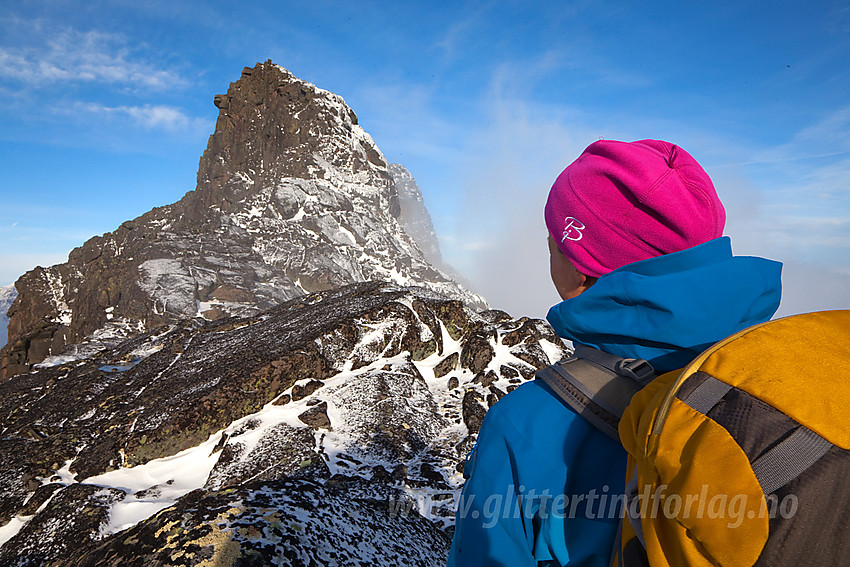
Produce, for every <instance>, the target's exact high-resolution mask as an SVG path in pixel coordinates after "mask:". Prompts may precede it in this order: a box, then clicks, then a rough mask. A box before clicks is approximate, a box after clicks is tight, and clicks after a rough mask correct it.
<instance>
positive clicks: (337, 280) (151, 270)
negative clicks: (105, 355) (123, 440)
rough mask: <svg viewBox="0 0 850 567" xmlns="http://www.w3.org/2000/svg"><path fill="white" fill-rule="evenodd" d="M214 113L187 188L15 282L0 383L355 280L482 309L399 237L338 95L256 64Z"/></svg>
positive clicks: (395, 205) (381, 184)
mask: <svg viewBox="0 0 850 567" xmlns="http://www.w3.org/2000/svg"><path fill="white" fill-rule="evenodd" d="M214 102H215V105H216V106H217V107H218V109H219V116H218V120H217V123H216V128H215V132H214V133H213V134H212V136H210V139H209V143H208V146H207V149H206V150H205V151H204V153H203V156H202V157H201V159H200V164H199V168H198V183H197V188H196V190H194V191H190V192H189V193H187V194H186V195H185V196H184V197H183V198H182V199H181V200H180V201H178V202H177V203H174V204H172V205H168V206H165V207H159V208H155V209H153V210H151V211H150V212H148V213H146V214H144V215H142V216H141V217H139V218H137V219H134V220H131V221H128V222H125V223H124V224H122V225H121V226H120V227H119V228H118V229H117V230H115V231H114V232H111V233H108V234H104V235H103V236H100V237H95V238H92V239H91V240H89V241H88V242H86V243H85V244H84V245H83V246H81V247H80V248H76V249H75V250H73V251H72V252H71V254H70V255H69V258H68V262H66V263H64V264H60V265H56V266H52V267H49V268H41V267H39V268H36V269H34V270H32V271H30V272H27V273H26V274H25V275H23V276H22V277H21V278H20V279H19V280H18V281H17V282H16V284H15V285H16V287H17V290H18V292H19V296H18V299H17V300H16V301H15V303H14V304H13V305H12V307H11V308H10V310H9V318H10V322H9V341H8V344H7V345H6V347H4V348H3V350H2V351H0V378H2V377H8V376H11V375H14V374H17V373H19V372H23V371H26V370H28V369H30V368H31V367H32V366H33V365H35V364H38V363H44V361H45V359H47V363H57V362H61V361H62V360H64V359H67V358H75V357H76V358H78V357H80V356H84V355H88V354H91V352H93V350H92V349H96V348H101V347H103V346H104V345H109V344H114V343H115V341H117V340H118V339H121V338H124V337H127V336H133V335H136V334H139V333H142V332H144V331H146V330H149V329H153V328H156V327H158V326H160V325H163V324H170V323H175V322H177V321H180V320H183V319H186V318H192V317H203V318H205V319H208V320H213V319H217V318H220V317H224V316H250V315H253V314H255V313H257V312H260V311H263V310H266V309H269V308H271V307H272V306H274V305H278V304H280V303H282V302H284V301H287V300H289V299H292V298H294V297H297V296H300V295H304V294H306V293H311V292H317V291H322V290H327V289H331V288H335V287H339V286H343V285H347V284H351V283H355V282H365V281H370V280H380V281H390V282H393V283H396V284H401V285H420V286H424V287H427V288H429V289H431V290H433V291H436V292H439V293H441V294H443V295H444V296H447V297H451V298H455V299H459V300H461V301H463V302H465V303H466V304H468V305H470V306H472V307H473V308H474V309H484V308H486V307H487V305H486V302H485V301H484V300H483V298H481V297H480V296H478V295H476V294H474V293H471V292H469V291H467V290H466V289H465V288H464V287H463V286H462V285H460V284H458V283H457V282H456V281H454V280H453V279H452V278H451V277H450V276H448V275H446V274H445V273H444V272H442V271H441V270H440V269H438V268H437V267H435V266H434V265H433V264H432V263H431V262H429V260H428V258H427V256H426V255H425V254H423V251H422V250H421V249H420V247H419V246H417V244H416V242H415V239H414V238H412V237H411V235H410V234H408V232H406V231H405V229H404V227H403V226H402V222H400V221H401V220H403V219H402V206H401V204H400V199H399V194H398V191H397V188H396V184H395V183H394V181H393V176H392V174H391V172H390V170H389V169H388V164H387V161H386V159H385V158H384V156H383V155H382V154H381V152H380V150H379V149H378V148H377V146H376V145H375V143H374V141H373V140H372V138H371V137H370V136H369V135H368V134H367V133H366V132H365V131H364V130H363V129H362V128H361V127H360V126H359V125H358V121H357V116H356V115H355V114H354V112H353V111H352V110H351V109H350V108H349V107H348V106H347V105H346V104H345V102H344V101H343V99H342V98H341V97H339V96H337V95H335V94H333V93H330V92H328V91H325V90H323V89H320V88H318V87H316V86H315V85H312V84H310V83H306V82H304V81H301V80H299V79H298V78H296V77H295V76H293V75H292V74H291V73H290V72H288V71H287V70H285V69H283V68H282V67H280V66H278V65H275V64H273V63H271V62H270V61H267V62H266V63H259V64H257V65H256V66H255V67H253V68H245V69H244V70H243V71H242V76H241V77H240V79H239V80H238V81H236V82H234V83H232V84H231V85H230V88H229V89H228V91H227V93H226V94H223V95H216V96H215V99H214ZM417 191H418V190H417ZM420 199H421V196H420ZM413 200H414V201H415V198H414V199H413ZM408 201H410V198H408ZM428 224H430V223H428ZM430 253H431V252H430V251H429V254H430ZM80 343H83V345H84V346H83V347H73V346H69V345H77V344H80ZM85 345H88V346H85ZM79 348H82V349H83V352H76V353H75V352H72V351H73V350H74V349H79ZM86 348H88V349H89V350H88V351H86V350H85V349H86ZM63 357H64V358H63Z"/></svg>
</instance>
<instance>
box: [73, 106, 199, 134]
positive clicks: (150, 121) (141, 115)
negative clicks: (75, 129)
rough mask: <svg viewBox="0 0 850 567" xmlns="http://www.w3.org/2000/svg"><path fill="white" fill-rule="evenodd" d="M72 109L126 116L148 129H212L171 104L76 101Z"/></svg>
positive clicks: (172, 130) (176, 130)
mask: <svg viewBox="0 0 850 567" xmlns="http://www.w3.org/2000/svg"><path fill="white" fill-rule="evenodd" d="M73 110H74V111H75V112H88V113H92V114H100V115H105V116H126V117H129V118H131V119H132V120H133V121H134V122H135V123H136V124H138V125H139V126H141V127H143V128H145V129H148V130H165V131H166V132H187V131H202V132H206V131H209V130H211V129H212V124H210V122H209V121H208V120H205V119H203V118H193V117H191V116H188V115H187V114H186V113H184V112H183V111H182V110H180V109H179V108H175V107H173V106H165V105H150V104H146V105H143V106H105V105H102V104H96V103H78V104H76V105H75V106H74V107H73Z"/></svg>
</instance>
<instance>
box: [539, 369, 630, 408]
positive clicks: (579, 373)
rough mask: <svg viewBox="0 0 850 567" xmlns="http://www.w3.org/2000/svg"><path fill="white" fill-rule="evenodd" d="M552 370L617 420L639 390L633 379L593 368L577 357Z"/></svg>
mask: <svg viewBox="0 0 850 567" xmlns="http://www.w3.org/2000/svg"><path fill="white" fill-rule="evenodd" d="M552 369H553V370H554V371H555V372H557V373H558V374H560V375H561V377H562V378H564V379H565V380H566V381H567V382H569V383H570V384H572V385H573V386H574V387H575V388H577V389H578V390H579V391H580V392H581V393H582V394H584V395H585V396H587V397H588V398H589V399H590V400H592V401H593V403H595V404H596V405H598V406H599V407H600V408H602V409H604V410H605V411H607V412H608V413H610V414H612V415H615V416H617V418H618V419H619V418H620V417H622V415H623V412H624V411H626V406H628V405H629V402H630V401H631V400H632V396H634V395H635V394H636V393H637V392H638V391H640V389H641V387H640V384H638V383H637V382H635V381H633V380H630V379H628V378H624V377H622V376H618V375H617V374H614V373H613V372H610V371H607V370H606V369H602V368H599V367H596V366H594V365H593V364H592V363H590V362H588V361H586V360H582V359H580V358H579V359H575V360H572V361H570V362H568V363H559V364H555V365H554V366H552Z"/></svg>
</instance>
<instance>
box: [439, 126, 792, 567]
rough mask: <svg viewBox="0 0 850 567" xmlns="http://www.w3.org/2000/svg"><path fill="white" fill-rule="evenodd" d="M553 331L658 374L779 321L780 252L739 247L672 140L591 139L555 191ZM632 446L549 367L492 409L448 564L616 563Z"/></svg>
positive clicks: (699, 173) (550, 214) (468, 467)
mask: <svg viewBox="0 0 850 567" xmlns="http://www.w3.org/2000/svg"><path fill="white" fill-rule="evenodd" d="M544 217H545V220H546V227H547V229H548V246H549V254H550V274H551V278H552V282H553V283H554V285H555V289H556V290H557V292H558V294H559V295H560V297H561V299H562V300H563V301H562V302H560V303H558V304H557V305H555V306H554V307H552V308H551V309H550V310H549V313H548V316H547V319H548V321H549V323H550V324H551V325H552V327H553V328H554V329H555V331H556V333H557V334H558V335H559V336H560V337H562V338H564V339H567V340H569V341H572V342H573V343H574V344H576V343H577V344H583V345H587V346H590V347H594V348H597V349H600V350H602V351H604V352H607V353H610V354H614V355H617V356H620V357H623V358H633V359H644V360H646V361H648V362H649V363H651V364H652V366H653V367H654V369H655V371H656V372H658V373H659V374H661V373H664V372H669V371H672V370H675V369H678V368H681V367H683V366H685V365H687V363H688V362H690V361H691V360H692V359H693V358H695V357H696V356H697V355H698V354H699V353H700V352H702V351H703V350H704V349H706V348H708V347H709V346H710V345H712V344H713V343H715V342H717V341H719V340H721V339H723V338H724V337H726V336H728V335H731V334H733V333H735V332H737V331H740V330H742V329H744V328H746V327H749V326H751V325H754V324H757V323H761V322H764V321H767V320H769V319H770V318H771V317H772V316H773V314H774V313H775V312H776V309H777V308H778V307H779V300H780V294H781V284H780V273H781V268H782V266H781V264H780V263H778V262H774V261H771V260H766V259H763V258H757V257H746V256H733V255H732V248H731V241H730V239H729V238H728V237H726V236H723V229H724V225H725V221H726V213H725V210H724V208H723V205H722V204H721V202H720V200H719V198H718V196H717V193H716V191H715V188H714V185H713V184H712V182H711V179H710V178H709V177H708V175H707V174H706V172H705V171H704V170H703V168H702V167H701V166H700V165H699V164H698V163H697V162H696V160H695V159H694V158H693V157H692V156H691V155H690V154H689V153H687V152H686V151H685V150H684V149H682V148H680V147H678V146H676V145H674V144H671V143H669V142H664V141H659V140H641V141H637V142H620V141H614V140H600V141H597V142H594V143H592V144H591V145H590V146H588V147H587V149H585V150H584V152H583V153H582V154H581V155H580V156H579V157H578V159H576V160H575V161H574V162H573V163H571V164H570V165H569V166H567V168H566V169H565V170H564V171H563V172H562V173H561V174H560V175H559V176H558V178H557V179H556V180H555V183H554V185H553V186H552V189H551V190H550V192H549V197H548V200H547V202H546V206H545V210H544ZM625 469H626V452H625V450H624V449H623V448H622V446H621V445H620V444H619V442H618V441H615V440H613V439H611V438H609V437H608V436H606V435H605V434H603V433H602V432H601V431H599V430H598V429H596V428H595V427H594V426H593V425H591V424H590V423H588V422H587V421H585V420H584V419H583V418H582V417H580V416H579V415H578V414H576V413H575V412H574V411H573V410H572V409H570V408H568V407H567V406H566V405H564V404H562V403H561V401H559V400H558V399H557V398H556V396H555V395H554V394H553V393H552V392H551V391H550V390H549V387H548V386H547V385H546V384H545V383H544V382H543V381H542V380H540V379H535V380H532V381H530V382H527V383H525V384H523V385H522V386H520V387H519V388H517V389H516V390H514V391H513V392H511V393H509V394H508V395H507V396H505V397H504V398H502V399H501V400H500V401H499V402H498V403H497V404H495V405H494V406H493V407H492V408H490V410H489V411H488V412H487V415H486V417H485V419H484V422H483V424H482V425H481V430H480V432H479V434H478V441H477V443H476V446H475V447H474V448H473V450H472V451H471V452H470V454H469V456H468V457H467V459H466V462H465V467H464V476H465V477H466V483H465V485H464V488H463V492H462V494H461V497H460V499H459V502H458V510H457V516H456V526H455V532H454V537H453V540H452V546H451V551H450V555H449V559H448V566H449V567H474V566H489V567H497V566H503V567H524V566H566V565H569V566H582V567H604V566H606V565H608V564H609V560H610V558H611V551H612V548H613V546H614V544H615V539H616V536H617V532H618V527H619V522H620V517H621V513H622V507H621V506H619V507H618V506H617V502H619V503H620V504H622V500H621V499H618V498H617V497H618V496H619V495H622V493H623V490H624V484H625V476H626V470H625Z"/></svg>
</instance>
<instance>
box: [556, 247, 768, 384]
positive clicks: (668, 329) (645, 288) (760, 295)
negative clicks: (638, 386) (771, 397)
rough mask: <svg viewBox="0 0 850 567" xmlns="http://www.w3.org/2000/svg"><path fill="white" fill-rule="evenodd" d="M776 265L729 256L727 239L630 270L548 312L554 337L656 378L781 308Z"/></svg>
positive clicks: (607, 277) (606, 278)
mask: <svg viewBox="0 0 850 567" xmlns="http://www.w3.org/2000/svg"><path fill="white" fill-rule="evenodd" d="M781 272H782V264H781V263H779V262H774V261H772V260H766V259H764V258H756V257H750V256H732V243H731V240H730V239H729V238H728V237H725V236H724V237H721V238H717V239H714V240H710V241H708V242H706V243H704V244H701V245H699V246H695V247H693V248H689V249H687V250H683V251H681V252H675V253H673V254H667V255H664V256H658V257H656V258H650V259H649V260H643V261H641V262H635V263H633V264H628V265H626V266H623V267H622V268H619V269H617V270H614V271H613V272H610V273H608V274H606V275H604V276H602V277H601V278H599V280H598V281H597V282H596V283H595V284H593V286H591V287H590V288H589V289H587V290H586V291H585V292H584V293H582V294H581V295H579V296H577V297H575V298H573V299H568V300H566V301H562V302H561V303H559V304H557V305H555V306H554V307H552V308H551V309H550V310H549V314H548V315H547V317H546V318H547V319H548V320H549V323H550V324H551V325H552V327H553V328H554V329H555V332H557V333H558V335H560V336H561V337H564V338H566V339H569V340H571V341H574V342H578V343H581V344H585V345H588V346H592V347H596V348H598V349H600V350H603V351H605V352H608V353H611V354H616V355H617V356H622V357H625V358H643V359H645V360H647V361H649V362H650V363H651V364H652V365H653V367H655V369H656V370H657V371H659V372H668V371H670V370H675V369H676V368H680V367H682V366H685V365H686V364H687V363H688V362H690V361H691V360H693V359H694V358H695V357H696V356H697V355H698V354H699V353H700V352H702V351H703V350H705V349H706V348H708V347H709V346H711V345H712V344H714V343H716V342H717V341H719V340H721V339H723V338H724V337H726V336H728V335H731V334H732V333H736V332H738V331H740V330H742V329H745V328H747V327H749V326H751V325H755V324H757V323H762V322H764V321H767V320H769V319H770V318H771V317H772V316H773V314H774V313H775V312H776V310H777V309H778V308H779V300H780V296H781V290H782V285H781V279H780V276H781Z"/></svg>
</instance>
